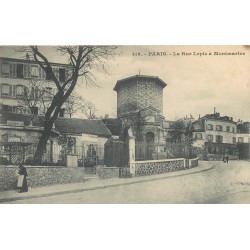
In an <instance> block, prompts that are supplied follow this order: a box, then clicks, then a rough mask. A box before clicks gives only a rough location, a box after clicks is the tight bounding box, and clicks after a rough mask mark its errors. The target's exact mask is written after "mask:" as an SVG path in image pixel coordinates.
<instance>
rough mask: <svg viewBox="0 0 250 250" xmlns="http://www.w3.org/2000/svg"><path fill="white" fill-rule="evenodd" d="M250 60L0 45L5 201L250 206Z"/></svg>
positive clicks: (201, 53) (240, 51) (238, 55)
mask: <svg viewBox="0 0 250 250" xmlns="http://www.w3.org/2000/svg"><path fill="white" fill-rule="evenodd" d="M249 59H250V46H243V45H242V46H239V45H237V46H236V45H233V46H229V45H227V46H222V45H220V46H212V45H209V46H198V45H196V46H191V45H189V46H185V45H183V46H180V45H179V46H177V45H173V46H170V45H165V46H164V45H162V46H159V45H158V46H153V45H152V46H146V45H143V46H139V45H137V46H132V45H127V46H125V45H124V46H121V45H119V46H110V45H108V46H104V45H103V46H101V45H98V46H94V45H93V46H92V45H79V46H76V45H74V46H70V45H67V46H62V45H61V46H0V203H4V204H6V203H7V204H21V203H22V204H225V203H228V204H242V203H244V204H245V203H247V204H248V203H250V168H249V167H250V148H249V145H250V120H249V119H250V118H249V113H250V109H249V108H250V102H249V100H250V98H249V97H250V85H249V84H250V83H249V79H250V71H249V69H250V60H249ZM18 180H19V181H18Z"/></svg>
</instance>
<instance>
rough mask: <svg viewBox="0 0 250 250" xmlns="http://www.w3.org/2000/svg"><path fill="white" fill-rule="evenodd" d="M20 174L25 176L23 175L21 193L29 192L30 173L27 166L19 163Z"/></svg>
mask: <svg viewBox="0 0 250 250" xmlns="http://www.w3.org/2000/svg"><path fill="white" fill-rule="evenodd" d="M18 174H19V176H21V175H23V176H24V177H23V183H22V186H21V187H20V191H19V192H20V193H22V192H28V184H27V176H28V174H27V171H26V168H25V167H24V166H23V165H22V164H20V165H19V171H18Z"/></svg>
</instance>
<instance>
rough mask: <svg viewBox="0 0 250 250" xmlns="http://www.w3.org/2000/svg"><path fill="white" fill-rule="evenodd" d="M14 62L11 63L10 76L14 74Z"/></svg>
mask: <svg viewBox="0 0 250 250" xmlns="http://www.w3.org/2000/svg"><path fill="white" fill-rule="evenodd" d="M12 66H13V64H12V63H10V76H12V75H13V67H12Z"/></svg>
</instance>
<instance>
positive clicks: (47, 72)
mask: <svg viewBox="0 0 250 250" xmlns="http://www.w3.org/2000/svg"><path fill="white" fill-rule="evenodd" d="M51 79H52V68H51V67H47V68H46V80H51Z"/></svg>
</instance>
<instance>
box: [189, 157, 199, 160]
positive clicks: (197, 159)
mask: <svg viewBox="0 0 250 250" xmlns="http://www.w3.org/2000/svg"><path fill="white" fill-rule="evenodd" d="M189 160H190V161H195V160H199V158H198V157H196V158H192V159H189Z"/></svg>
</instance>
